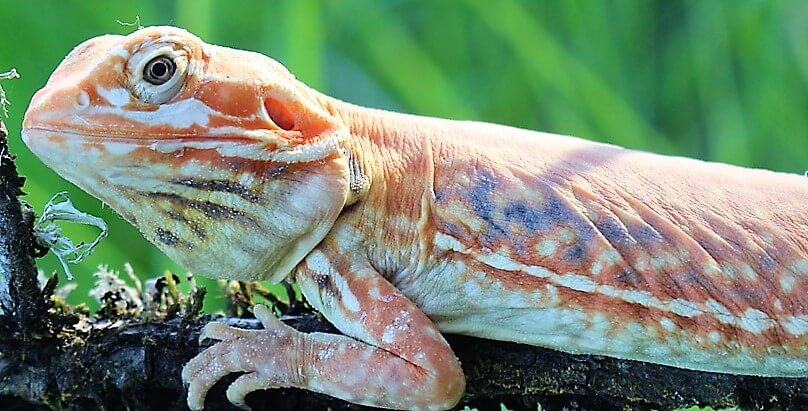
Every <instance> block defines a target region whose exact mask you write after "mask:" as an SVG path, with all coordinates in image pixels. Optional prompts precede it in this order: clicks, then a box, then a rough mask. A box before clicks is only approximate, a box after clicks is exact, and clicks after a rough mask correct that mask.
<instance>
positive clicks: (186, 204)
mask: <svg viewBox="0 0 808 411" xmlns="http://www.w3.org/2000/svg"><path fill="white" fill-rule="evenodd" d="M141 194H142V195H143V196H145V197H150V198H157V199H163V200H167V201H169V202H170V203H172V204H174V205H176V206H178V207H181V208H190V209H193V210H198V211H200V212H202V214H204V215H205V216H207V217H209V218H211V219H213V220H233V221H238V222H240V223H242V224H244V225H258V223H257V221H255V219H253V218H252V217H250V216H248V215H246V214H245V213H244V212H243V211H240V210H237V209H235V208H233V207H228V206H224V205H221V204H216V203H213V202H210V201H200V200H190V199H187V198H185V197H182V196H180V195H177V194H173V193H162V192H141Z"/></svg>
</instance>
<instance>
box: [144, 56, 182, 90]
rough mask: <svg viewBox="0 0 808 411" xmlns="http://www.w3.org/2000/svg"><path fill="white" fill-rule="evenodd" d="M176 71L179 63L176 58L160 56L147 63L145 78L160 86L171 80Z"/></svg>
mask: <svg viewBox="0 0 808 411" xmlns="http://www.w3.org/2000/svg"><path fill="white" fill-rule="evenodd" d="M176 71H177V65H176V64H175V63H174V60H171V59H170V58H168V57H166V56H159V57H155V58H153V59H151V60H150V61H149V62H148V63H146V67H144V68H143V79H144V80H146V81H148V82H149V83H151V84H154V85H155V86H159V85H161V84H164V83H165V82H167V81H168V80H171V77H173V76H174V72H176Z"/></svg>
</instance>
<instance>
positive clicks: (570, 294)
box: [23, 27, 808, 409]
mask: <svg viewBox="0 0 808 411" xmlns="http://www.w3.org/2000/svg"><path fill="white" fill-rule="evenodd" d="M23 139H24V140H25V143H26V144H27V145H28V147H29V148H30V149H31V151H33V152H34V153H35V154H36V155H37V156H38V157H39V158H40V159H42V161H44V162H45V163H46V164H47V165H49V166H50V167H52V168H53V169H54V170H56V171H57V172H58V173H59V174H61V175H62V176H63V177H64V178H66V179H67V180H69V181H71V182H73V183H74V184H76V185H78V186H79V187H81V188H82V189H84V190H86V191H87V192H89V193H91V194H92V195H94V196H95V197H98V198H99V199H101V200H103V201H104V202H105V203H107V204H109V205H110V206H111V207H112V208H113V209H115V210H116V211H117V212H118V213H119V214H120V215H121V216H123V218H125V219H126V220H127V221H129V222H130V223H132V224H133V225H134V226H136V227H137V228H138V229H139V230H140V231H141V232H142V233H143V235H144V236H145V237H146V238H148V239H149V240H150V241H151V242H152V243H154V244H155V245H156V246H157V247H159V248H160V249H161V250H162V251H163V252H165V253H166V254H167V255H168V256H170V257H171V258H173V259H174V260H176V261H177V262H178V263H180V264H182V265H183V266H185V267H186V268H188V269H190V270H192V271H194V272H196V273H199V274H202V275H206V276H212V277H224V278H229V279H238V280H245V281H254V280H264V279H269V280H272V281H279V280H281V279H284V278H289V279H293V280H294V281H296V282H297V284H299V286H300V289H301V290H302V293H303V295H304V296H305V297H306V298H307V300H308V301H309V302H310V303H311V305H312V306H313V307H315V308H316V309H317V310H319V311H321V312H322V314H323V315H324V316H325V317H326V318H327V319H328V320H329V321H330V322H332V323H333V324H334V325H335V326H336V327H337V328H338V329H339V330H340V331H341V332H342V333H343V334H344V335H336V334H324V333H310V334H305V333H301V332H298V331H296V330H294V329H292V328H290V327H288V326H286V325H284V324H283V323H281V322H280V321H279V320H278V319H276V318H275V317H274V316H273V315H272V314H271V313H270V312H269V310H268V309H267V308H265V307H263V306H260V305H259V306H256V307H255V309H254V311H255V315H256V317H257V318H258V319H260V320H261V322H262V323H263V326H264V327H265V329H263V330H258V331H255V330H252V331H250V330H243V329H238V328H233V327H230V326H226V325H224V324H221V323H217V322H212V323H209V324H208V325H207V326H206V327H205V328H204V331H203V333H202V338H210V339H215V340H219V341H220V342H218V343H216V344H215V345H213V346H211V347H209V348H207V349H205V350H204V351H203V352H201V353H200V354H198V355H197V356H196V357H195V358H193V359H192V360H191V361H190V362H189V363H188V364H187V365H185V367H184V369H183V372H182V378H183V380H184V381H185V382H186V383H187V384H188V387H189V389H188V398H187V401H188V405H189V406H190V408H192V409H201V408H203V407H204V399H205V395H206V393H207V391H208V389H209V388H210V387H211V386H212V385H213V384H214V383H215V382H216V381H218V380H219V379H220V378H221V377H223V376H225V375H226V374H229V373H234V372H239V373H243V375H241V376H240V377H238V379H236V380H235V382H233V383H232V384H231V385H230V386H229V388H228V390H227V396H228V398H229V399H230V401H232V402H233V403H234V404H237V405H244V398H245V395H246V394H247V393H249V392H252V391H254V390H258V389H266V388H272V387H299V388H304V389H307V390H311V391H316V392H320V393H325V394H328V395H331V396H334V397H338V398H341V399H344V400H347V401H351V402H354V403H359V404H366V405H373V406H378V407H387V408H400V409H447V408H451V407H453V406H454V405H456V404H457V403H458V401H459V400H460V398H461V396H462V395H463V392H464V388H465V380H464V376H463V370H462V369H461V367H460V364H459V362H458V360H457V358H456V357H455V355H454V354H453V352H452V349H451V348H450V347H449V345H448V344H447V343H446V341H445V340H444V337H443V336H442V333H459V334H466V335H471V336H477V337H482V338H488V339H496V340H504V341H514V342H519V343H524V344H532V345H536V346H542V347H550V348H554V349H557V350H561V351H565V352H570V353H588V354H598V355H605V356H611V357H617V358H623V359H631V360H639V361H646V362H651V363H656V364H664V365H669V366H674V367H682V368H688V369H694V370H704V371H714V372H722V373H734V374H748V375H762V376H783V377H806V376H808V201H806V199H808V179H807V178H805V177H803V176H798V175H790V174H784V173H776V172H770V171H765V170H753V169H745V168H740V167H734V166H730V165H724V164H717V163H709V162H703V161H698V160H693V159H687V158H679V157H668V156H661V155H655V154H650V153H644V152H639V151H633V150H629V149H623V148H620V147H616V146H612V145H606V144H599V143H594V142H589V141H586V140H583V139H578V138H574V137H566V136H560V135H553V134H547V133H540V132H534V131H527V130H521V129H517V128H510V127H505V126H500V125H493V124H486V123H481V122H469V121H451V120H444V119H436V118H428V117H419V116H413V115H405V114H398V113H391V112H386V111H381V110H374V109H370V108H363V107H358V106H355V105H352V104H349V103H345V102H342V101H338V100H336V99H334V98H331V97H328V96H326V95H324V94H321V93H319V92H317V91H315V90H313V89H311V88H309V87H307V86H306V85H305V84H303V83H302V82H300V81H298V80H296V79H295V77H294V76H293V75H292V74H291V73H290V72H289V71H288V70H287V69H286V68H285V67H283V66H282V65H281V64H279V63H278V62H276V61H274V60H272V59H270V58H269V57H266V56H263V55H261V54H257V53H253V52H247V51H242V50H235V49H230V48H225V47H220V46H215V45H211V44H207V43H205V42H203V41H202V40H201V39H199V38H198V37H196V36H194V35H193V34H190V33H188V32H187V31H184V30H181V29H178V28H172V27H150V28H144V29H140V30H137V31H135V32H134V33H132V34H130V35H127V36H113V35H107V36H101V37H97V38H93V39H91V40H88V41H86V42H84V43H82V44H81V45H79V46H78V47H76V48H75V49H74V50H73V51H72V52H71V53H70V54H69V55H68V56H67V57H66V58H65V59H64V61H63V62H62V63H61V64H60V65H59V67H58V68H57V69H56V71H55V72H54V73H53V75H52V76H51V77H50V80H49V81H48V82H47V85H45V87H44V88H43V89H41V90H40V91H39V92H37V93H36V95H35V96H34V97H33V100H32V101H31V104H30V107H29V109H28V111H27V113H26V115H25V120H24V130H23Z"/></svg>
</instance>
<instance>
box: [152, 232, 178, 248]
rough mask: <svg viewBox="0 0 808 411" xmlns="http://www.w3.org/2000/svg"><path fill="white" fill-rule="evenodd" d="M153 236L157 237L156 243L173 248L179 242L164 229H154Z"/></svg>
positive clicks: (174, 235) (172, 234) (175, 236)
mask: <svg viewBox="0 0 808 411" xmlns="http://www.w3.org/2000/svg"><path fill="white" fill-rule="evenodd" d="M154 235H155V237H157V241H159V242H161V243H163V244H165V245H167V246H171V247H173V246H175V245H177V243H179V242H180V239H179V238H178V237H177V235H176V234H174V233H172V232H171V231H168V230H166V229H164V228H160V227H157V228H155V229H154Z"/></svg>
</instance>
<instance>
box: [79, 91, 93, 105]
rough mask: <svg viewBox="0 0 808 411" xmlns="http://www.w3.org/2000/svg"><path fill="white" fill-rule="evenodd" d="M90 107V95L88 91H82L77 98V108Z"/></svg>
mask: <svg viewBox="0 0 808 411" xmlns="http://www.w3.org/2000/svg"><path fill="white" fill-rule="evenodd" d="M89 106H90V95H89V94H87V92H86V91H84V90H81V91H80V92H79V95H78V96H77V97H76V108H87V107H89Z"/></svg>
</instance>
